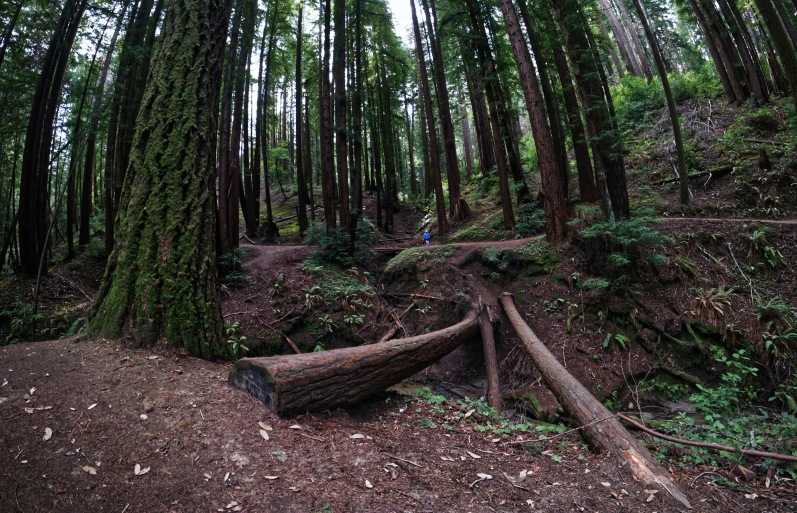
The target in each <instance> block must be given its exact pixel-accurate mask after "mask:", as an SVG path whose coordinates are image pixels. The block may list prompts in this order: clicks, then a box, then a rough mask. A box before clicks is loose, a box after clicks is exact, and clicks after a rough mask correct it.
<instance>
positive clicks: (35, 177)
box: [19, 0, 87, 277]
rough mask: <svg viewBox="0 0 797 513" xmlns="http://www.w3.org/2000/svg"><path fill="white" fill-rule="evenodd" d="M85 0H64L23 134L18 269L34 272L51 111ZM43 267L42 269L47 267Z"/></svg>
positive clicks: (44, 221)
mask: <svg viewBox="0 0 797 513" xmlns="http://www.w3.org/2000/svg"><path fill="white" fill-rule="evenodd" d="M86 5H87V0H67V2H66V3H65V5H64V9H63V11H62V13H61V17H60V18H59V20H58V26H57V27H56V29H55V31H54V32H53V36H52V38H51V39H50V46H49V48H48V50H47V53H46V54H45V56H44V61H43V66H42V73H41V74H40V75H39V82H38V84H37V86H36V91H35V92H34V95H33V101H32V108H31V114H30V117H29V118H28V127H27V131H26V134H25V149H24V151H23V155H22V169H21V172H20V192H19V211H20V214H19V258H20V263H21V265H22V271H23V272H24V273H25V274H26V275H28V276H31V277H32V276H36V275H37V273H38V271H39V261H40V257H41V256H42V253H43V252H44V240H45V238H46V234H47V231H48V225H49V222H48V221H49V219H50V214H49V204H50V202H49V199H50V195H49V192H48V188H47V183H48V181H49V180H48V178H49V176H50V150H51V147H52V141H53V132H54V126H55V119H56V111H57V108H58V105H59V103H60V98H61V86H62V84H63V79H64V74H65V72H66V66H67V63H68V62H69V55H70V53H71V50H72V44H73V43H74V41H75V36H76V35H77V31H78V27H79V26H80V20H81V18H82V17H83V13H84V11H85V9H86ZM46 270H47V269H46V266H45V267H44V269H43V271H44V272H46Z"/></svg>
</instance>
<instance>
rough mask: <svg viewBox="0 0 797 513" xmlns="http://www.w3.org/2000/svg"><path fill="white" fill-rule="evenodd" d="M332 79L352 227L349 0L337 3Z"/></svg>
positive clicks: (341, 179) (343, 204) (344, 211)
mask: <svg viewBox="0 0 797 513" xmlns="http://www.w3.org/2000/svg"><path fill="white" fill-rule="evenodd" d="M333 52H334V54H333V56H332V76H333V79H334V81H335V100H334V101H335V156H336V157H337V168H338V187H339V191H340V192H339V196H340V226H341V227H344V228H346V227H349V218H350V211H349V210H350V208H349V165H348V157H347V154H346V152H347V150H348V148H347V141H346V138H347V133H346V132H347V127H346V104H347V102H346V0H335V45H334V48H333Z"/></svg>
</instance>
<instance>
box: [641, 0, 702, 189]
mask: <svg viewBox="0 0 797 513" xmlns="http://www.w3.org/2000/svg"><path fill="white" fill-rule="evenodd" d="M634 8H635V9H636V12H637V15H638V16H639V21H640V23H642V29H643V30H644V31H645V37H646V38H647V40H648V44H649V45H650V53H652V54H653V61H654V62H655V63H656V69H657V70H658V72H659V79H661V86H662V88H663V89H664V98H665V99H666V100H667V110H668V111H669V112H670V122H671V123H672V134H673V140H674V141H675V151H676V152H677V154H678V176H679V177H680V178H681V181H680V183H681V188H680V191H681V194H680V201H681V205H689V172H688V171H687V169H686V154H685V153H684V141H683V138H682V137H681V119H680V117H679V116H678V107H676V105H675V98H673V96H672V89H670V80H669V79H668V78H667V70H666V69H665V68H664V60H663V59H662V57H661V50H660V49H659V44H658V42H657V41H656V38H655V36H654V35H653V31H652V30H650V25H649V24H648V19H647V16H646V15H645V11H644V10H643V9H642V4H641V3H640V2H639V0H634Z"/></svg>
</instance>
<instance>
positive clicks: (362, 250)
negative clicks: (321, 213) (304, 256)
mask: <svg viewBox="0 0 797 513" xmlns="http://www.w3.org/2000/svg"><path fill="white" fill-rule="evenodd" d="M305 243H306V244H310V245H316V246H318V247H317V248H316V250H315V251H313V255H312V256H313V258H315V259H316V260H322V261H325V262H329V263H333V264H339V265H342V266H345V267H349V266H352V265H354V264H359V265H363V266H364V265H367V264H368V262H369V259H370V258H371V249H372V248H373V247H374V244H375V243H376V236H375V235H374V227H373V225H372V224H371V222H370V221H369V220H368V219H366V218H362V219H360V220H359V221H358V222H357V231H356V241H355V243H354V246H353V247H352V244H351V235H350V234H349V230H348V228H343V227H340V228H335V229H334V230H332V231H331V232H327V229H326V226H324V225H323V224H313V225H312V226H311V227H310V228H308V229H307V236H306V237H305Z"/></svg>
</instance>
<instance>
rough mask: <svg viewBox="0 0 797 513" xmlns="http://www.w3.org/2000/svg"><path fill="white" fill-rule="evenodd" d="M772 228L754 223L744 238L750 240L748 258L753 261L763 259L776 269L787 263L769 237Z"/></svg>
mask: <svg viewBox="0 0 797 513" xmlns="http://www.w3.org/2000/svg"><path fill="white" fill-rule="evenodd" d="M771 235H772V230H771V229H770V228H769V227H768V226H764V225H763V224H761V223H753V224H752V225H751V229H750V231H749V232H748V233H746V234H745V235H744V238H745V239H746V240H747V242H748V252H747V259H748V260H749V261H751V262H755V261H759V260H763V261H764V262H765V263H766V264H767V265H769V266H770V267H771V268H773V269H776V268H777V267H778V266H780V265H786V261H785V260H784V259H783V254H781V252H780V251H779V250H778V249H777V248H775V247H773V246H772V245H771V244H770V242H769V238H770V237H771Z"/></svg>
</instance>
